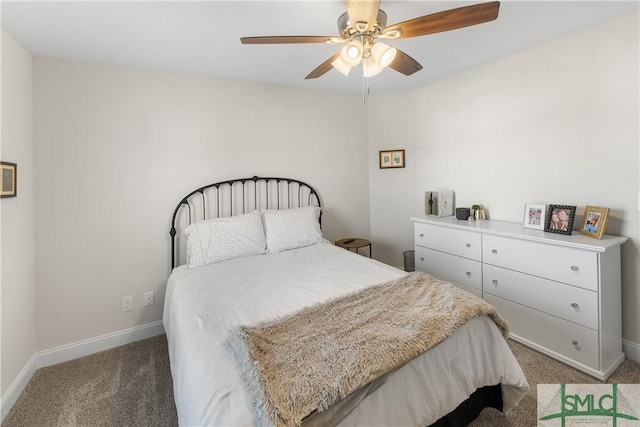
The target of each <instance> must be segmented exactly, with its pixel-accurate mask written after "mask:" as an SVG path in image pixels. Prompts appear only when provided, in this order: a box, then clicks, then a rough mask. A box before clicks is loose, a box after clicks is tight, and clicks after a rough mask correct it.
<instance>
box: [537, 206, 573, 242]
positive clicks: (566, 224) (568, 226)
mask: <svg viewBox="0 0 640 427" xmlns="http://www.w3.org/2000/svg"><path fill="white" fill-rule="evenodd" d="M575 217H576V207H575V206H568V205H549V207H548V209H547V218H546V220H545V222H544V231H548V232H549V233H558V234H567V235H571V230H572V229H573V220H574V219H575Z"/></svg>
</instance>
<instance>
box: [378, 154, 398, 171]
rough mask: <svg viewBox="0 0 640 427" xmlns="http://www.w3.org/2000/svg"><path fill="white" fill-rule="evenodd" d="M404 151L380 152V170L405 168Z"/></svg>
mask: <svg viewBox="0 0 640 427" xmlns="http://www.w3.org/2000/svg"><path fill="white" fill-rule="evenodd" d="M403 167H404V150H382V151H380V169H391V168H403Z"/></svg>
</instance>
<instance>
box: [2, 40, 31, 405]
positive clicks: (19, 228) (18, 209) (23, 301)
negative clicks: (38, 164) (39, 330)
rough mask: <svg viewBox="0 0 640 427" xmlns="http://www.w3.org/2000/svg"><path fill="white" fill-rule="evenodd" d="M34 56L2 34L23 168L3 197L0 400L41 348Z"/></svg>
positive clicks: (8, 114)
mask: <svg viewBox="0 0 640 427" xmlns="http://www.w3.org/2000/svg"><path fill="white" fill-rule="evenodd" d="M31 65H32V58H31V54H29V52H27V51H26V50H25V49H24V48H23V47H22V46H20V45H19V44H18V43H17V42H16V41H15V40H14V39H13V38H12V37H11V36H10V35H9V34H8V33H7V32H5V31H4V30H2V153H1V155H0V157H1V158H2V160H3V161H7V162H12V163H16V164H17V165H18V169H17V170H18V175H17V190H18V196H17V197H15V198H5V199H1V201H0V204H1V206H2V208H1V209H2V220H1V223H2V251H1V254H2V270H1V271H2V274H1V276H2V279H1V283H2V287H1V289H0V295H1V322H0V323H1V325H2V326H1V328H2V329H1V331H0V336H1V337H2V348H1V352H0V354H1V355H0V360H1V361H2V362H1V369H0V379H1V380H0V396H4V395H5V392H6V391H7V389H8V388H9V386H10V385H11V384H12V383H13V381H14V379H15V378H16V377H17V376H18V374H19V373H20V371H21V370H22V369H23V368H24V367H25V365H26V364H27V362H28V361H29V359H30V358H31V356H32V355H33V353H34V352H35V350H36V318H35V298H36V297H35V292H36V291H35V280H34V247H33V245H34V237H33V209H34V207H33V206H34V203H33V138H32V92H31V90H32V86H31Z"/></svg>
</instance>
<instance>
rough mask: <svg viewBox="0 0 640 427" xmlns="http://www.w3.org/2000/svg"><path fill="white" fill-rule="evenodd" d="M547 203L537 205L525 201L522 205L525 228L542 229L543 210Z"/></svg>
mask: <svg viewBox="0 0 640 427" xmlns="http://www.w3.org/2000/svg"><path fill="white" fill-rule="evenodd" d="M546 209H547V205H537V204H533V203H527V204H526V205H524V226H525V228H535V229H536V230H543V229H544V220H545V212H546Z"/></svg>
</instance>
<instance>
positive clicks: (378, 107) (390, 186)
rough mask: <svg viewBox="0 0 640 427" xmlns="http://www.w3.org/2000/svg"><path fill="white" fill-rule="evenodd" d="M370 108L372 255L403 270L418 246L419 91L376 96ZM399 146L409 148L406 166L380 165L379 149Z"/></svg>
mask: <svg viewBox="0 0 640 427" xmlns="http://www.w3.org/2000/svg"><path fill="white" fill-rule="evenodd" d="M386 72H392V71H386ZM368 107H369V192H370V196H369V197H370V199H371V210H370V213H369V215H370V216H371V239H372V251H373V256H374V258H376V259H378V260H382V261H384V262H386V263H387V264H391V265H394V266H396V267H401V268H404V260H403V257H402V253H403V252H404V251H407V250H411V249H413V224H411V222H410V221H408V218H409V217H411V216H413V215H415V210H414V203H413V196H414V195H415V182H416V171H417V169H418V168H419V167H421V166H420V164H419V163H418V161H417V159H416V125H415V124H416V115H415V91H403V92H395V93H388V94H380V95H376V96H372V97H370V99H369V104H368ZM395 149H404V150H405V167H404V168H400V169H380V159H379V153H380V151H381V150H395ZM408 201H411V202H410V203H407V202H408ZM399 218H402V219H403V220H402V221H398V219H399ZM405 242H406V244H405ZM402 244H404V246H402ZM399 245H400V246H399Z"/></svg>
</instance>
